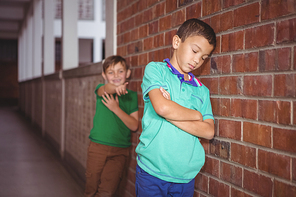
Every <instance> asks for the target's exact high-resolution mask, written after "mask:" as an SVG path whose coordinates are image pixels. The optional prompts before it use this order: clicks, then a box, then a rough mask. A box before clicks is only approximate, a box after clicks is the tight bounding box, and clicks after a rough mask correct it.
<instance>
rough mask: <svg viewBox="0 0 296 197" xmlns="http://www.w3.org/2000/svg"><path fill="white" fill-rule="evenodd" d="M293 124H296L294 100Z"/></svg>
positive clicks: (294, 104)
mask: <svg viewBox="0 0 296 197" xmlns="http://www.w3.org/2000/svg"><path fill="white" fill-rule="evenodd" d="M293 124H294V125H296V101H294V102H293Z"/></svg>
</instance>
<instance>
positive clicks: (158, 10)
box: [152, 2, 165, 18]
mask: <svg viewBox="0 0 296 197" xmlns="http://www.w3.org/2000/svg"><path fill="white" fill-rule="evenodd" d="M164 9H165V3H164V2H162V3H159V4H157V5H155V6H154V7H153V8H152V12H153V18H158V17H160V16H163V15H164Z"/></svg>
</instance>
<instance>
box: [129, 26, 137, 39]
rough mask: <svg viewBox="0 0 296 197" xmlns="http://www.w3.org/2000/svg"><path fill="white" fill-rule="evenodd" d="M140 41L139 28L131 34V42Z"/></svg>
mask: <svg viewBox="0 0 296 197" xmlns="http://www.w3.org/2000/svg"><path fill="white" fill-rule="evenodd" d="M138 39H139V28H136V29H133V30H132V31H131V33H130V40H131V41H135V40H138Z"/></svg>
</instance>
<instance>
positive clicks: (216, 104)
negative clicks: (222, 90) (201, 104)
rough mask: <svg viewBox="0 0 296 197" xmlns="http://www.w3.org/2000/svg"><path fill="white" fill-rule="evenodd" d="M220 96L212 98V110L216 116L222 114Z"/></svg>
mask: <svg viewBox="0 0 296 197" xmlns="http://www.w3.org/2000/svg"><path fill="white" fill-rule="evenodd" d="M220 100H221V99H220V98H211V104H212V111H213V115H214V116H220V115H221V108H220Z"/></svg>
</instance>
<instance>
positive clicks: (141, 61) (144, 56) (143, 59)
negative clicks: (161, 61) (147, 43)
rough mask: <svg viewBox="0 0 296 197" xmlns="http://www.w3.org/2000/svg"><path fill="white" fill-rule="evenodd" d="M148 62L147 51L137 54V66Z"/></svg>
mask: <svg viewBox="0 0 296 197" xmlns="http://www.w3.org/2000/svg"><path fill="white" fill-rule="evenodd" d="M147 64H148V57H147V53H144V54H141V55H139V65H138V66H143V65H147Z"/></svg>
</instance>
